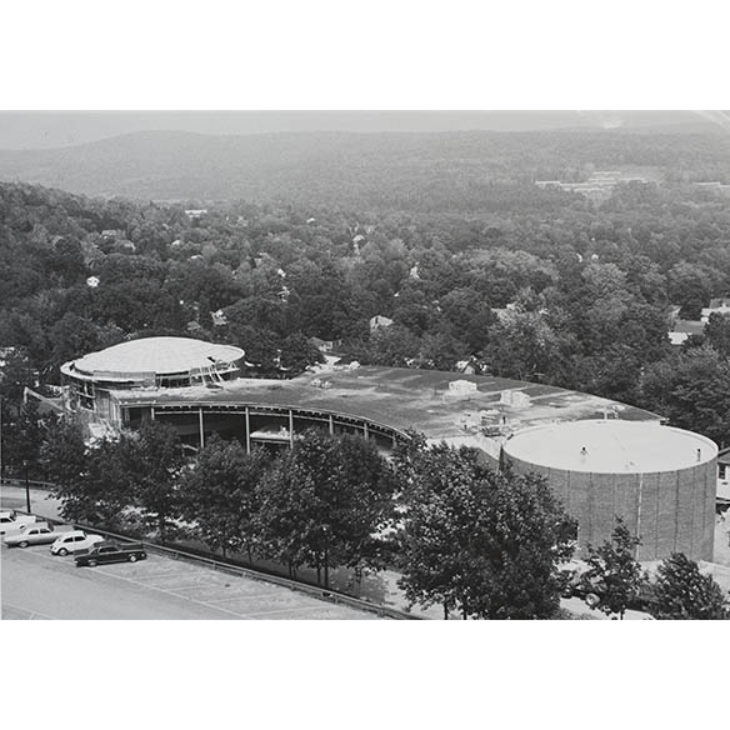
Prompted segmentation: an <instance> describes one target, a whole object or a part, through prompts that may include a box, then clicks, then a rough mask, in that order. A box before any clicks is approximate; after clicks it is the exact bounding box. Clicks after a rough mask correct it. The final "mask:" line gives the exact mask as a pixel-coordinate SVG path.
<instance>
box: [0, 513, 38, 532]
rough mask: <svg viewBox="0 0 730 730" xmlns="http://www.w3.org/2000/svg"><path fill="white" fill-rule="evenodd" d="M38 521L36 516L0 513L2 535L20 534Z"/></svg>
mask: <svg viewBox="0 0 730 730" xmlns="http://www.w3.org/2000/svg"><path fill="white" fill-rule="evenodd" d="M36 521H37V519H36V516H35V515H19V514H16V513H15V512H10V511H4V512H0V535H9V534H10V533H14V532H20V531H21V530H23V529H25V528H26V527H27V526H28V525H32V524H33V523H34V522H36Z"/></svg>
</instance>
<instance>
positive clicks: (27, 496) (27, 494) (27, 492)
mask: <svg viewBox="0 0 730 730" xmlns="http://www.w3.org/2000/svg"><path fill="white" fill-rule="evenodd" d="M23 466H24V467H25V506H26V512H27V513H28V514H30V513H31V509H30V485H29V484H28V459H23Z"/></svg>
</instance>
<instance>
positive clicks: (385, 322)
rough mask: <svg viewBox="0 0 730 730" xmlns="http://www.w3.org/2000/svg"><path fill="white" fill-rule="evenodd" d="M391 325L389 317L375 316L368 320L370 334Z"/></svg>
mask: <svg viewBox="0 0 730 730" xmlns="http://www.w3.org/2000/svg"><path fill="white" fill-rule="evenodd" d="M392 324H393V320H392V319H390V317H384V316H383V315H382V314H376V315H375V316H374V317H371V318H370V334H372V333H373V332H375V331H376V330H378V329H380V328H381V327H390V326H391V325H392Z"/></svg>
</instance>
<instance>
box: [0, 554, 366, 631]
mask: <svg viewBox="0 0 730 730" xmlns="http://www.w3.org/2000/svg"><path fill="white" fill-rule="evenodd" d="M0 563H1V565H0V568H1V569H2V575H1V578H0V589H1V598H2V618H3V619H254V620H261V619H317V620H321V619H345V620H354V619H375V618H378V617H377V615H376V614H373V613H369V612H367V611H358V610H356V609H352V608H349V607H346V606H338V605H335V604H332V603H329V602H327V601H324V600H319V599H317V598H312V597H310V596H307V595H305V594H303V593H299V592H297V591H293V590H291V589H289V588H286V587H283V586H279V585H276V584H274V583H268V582H266V581H263V580H256V579H254V578H248V577H239V576H234V575H227V574H225V573H220V572H217V571H215V570H213V569H212V568H207V567H205V566H202V565H196V564H194V563H188V562H185V561H181V560H174V559H171V558H167V557H161V556H158V555H150V556H149V557H148V559H147V560H143V561H141V562H137V563H133V564H132V563H117V564H112V565H104V566H97V567H94V568H77V567H76V566H75V563H74V560H73V557H71V556H69V557H65V558H64V557H54V556H51V554H50V552H49V549H48V546H47V545H38V546H32V547H28V548H25V549H22V548H8V547H6V546H3V547H2V548H1V549H0Z"/></svg>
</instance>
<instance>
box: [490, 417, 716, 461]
mask: <svg viewBox="0 0 730 730" xmlns="http://www.w3.org/2000/svg"><path fill="white" fill-rule="evenodd" d="M504 451H505V453H506V454H507V455H508V456H512V457H514V458H515V459H520V460H521V461H524V462H529V463H531V464H534V465H535V466H542V467H547V468H550V469H564V470H566V471H582V472H593V473H635V474H638V473H650V472H661V471H674V470H677V469H687V468H689V467H692V466H697V464H703V463H706V462H708V461H711V460H712V459H714V458H715V457H716V456H717V446H716V445H715V443H714V442H713V441H710V439H708V438H705V437H704V436H700V435H699V434H696V433H692V432H691V431H683V430H682V429H679V428H671V427H669V426H662V425H661V424H660V423H656V422H647V421H616V420H602V421H573V422H571V423H559V424H551V425H546V426H535V427H534V428H528V429H525V430H524V431H521V432H519V433H517V434H515V435H514V436H513V437H512V438H510V439H508V440H507V441H506V442H505V444H504Z"/></svg>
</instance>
